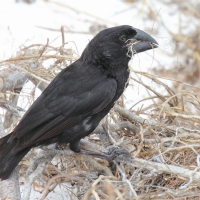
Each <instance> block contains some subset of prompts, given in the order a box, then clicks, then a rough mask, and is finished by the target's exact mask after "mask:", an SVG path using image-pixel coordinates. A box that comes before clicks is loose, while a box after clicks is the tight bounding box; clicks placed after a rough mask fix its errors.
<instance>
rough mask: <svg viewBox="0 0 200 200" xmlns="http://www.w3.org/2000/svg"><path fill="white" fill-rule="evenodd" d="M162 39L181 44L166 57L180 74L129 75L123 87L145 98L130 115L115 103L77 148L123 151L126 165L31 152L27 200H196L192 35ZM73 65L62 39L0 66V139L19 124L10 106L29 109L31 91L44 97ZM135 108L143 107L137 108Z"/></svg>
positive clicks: (199, 146) (24, 166)
mask: <svg viewBox="0 0 200 200" xmlns="http://www.w3.org/2000/svg"><path fill="white" fill-rule="evenodd" d="M128 2H129V3H131V1H128ZM181 2H182V3H181V4H180V1H177V4H176V2H171V4H172V3H173V4H176V5H177V6H179V5H181V7H179V8H178V9H179V10H183V13H182V14H187V15H188V16H190V17H192V18H195V19H197V18H199V13H198V12H193V11H194V10H193V9H191V7H190V6H189V5H188V4H187V3H184V1H181ZM167 3H170V2H167ZM149 14H151V15H152V12H149ZM153 18H154V17H153ZM180 24H181V22H180ZM165 27H166V26H165ZM166 29H167V27H166ZM167 30H168V29H167ZM168 32H169V33H170V35H171V36H172V39H173V41H175V44H178V43H181V44H182V45H177V46H175V49H174V53H175V54H176V55H179V56H180V57H181V58H182V62H181V63H182V64H181V65H182V67H181V68H180V66H176V65H174V66H171V68H170V69H165V68H162V66H161V68H159V69H153V70H152V73H151V74H150V73H147V72H143V71H135V70H132V73H131V80H132V81H134V82H135V83H138V84H140V85H141V86H142V87H144V88H146V91H147V93H148V92H149V93H150V94H151V95H150V96H147V97H145V98H143V99H141V100H140V101H139V102H136V103H135V104H134V105H133V106H132V107H131V108H130V109H127V108H126V105H125V102H124V100H125V98H124V97H121V99H120V100H119V101H118V102H117V103H116V105H115V107H114V108H113V109H112V110H111V112H110V113H109V115H108V116H107V117H106V118H105V119H104V120H103V121H102V123H101V124H100V125H99V126H98V127H97V129H96V130H95V131H94V133H93V134H92V135H90V136H89V137H87V138H85V139H84V140H83V141H82V143H81V145H82V147H84V148H86V149H88V150H95V151H104V152H107V153H109V149H110V148H111V149H112V148H113V146H114V147H118V148H119V149H126V150H127V151H128V152H129V153H130V155H131V157H132V158H131V157H129V156H128V155H127V154H126V152H123V150H122V152H121V151H120V153H121V154H122V156H121V157H120V154H119V155H117V156H118V157H116V158H115V161H116V163H115V164H116V166H115V168H111V167H109V164H108V163H107V162H106V161H104V160H100V159H93V158H91V157H87V156H83V155H77V154H74V153H73V152H71V151H69V150H68V146H67V145H66V146H59V147H56V148H55V146H53V145H52V146H49V147H45V148H43V149H42V150H40V153H38V149H34V150H32V151H31V152H29V154H28V155H27V156H26V157H25V158H24V159H23V160H22V161H21V163H20V177H21V178H20V183H21V184H22V185H23V184H25V185H26V186H27V190H26V191H25V197H27V199H28V197H29V195H30V191H31V187H32V188H33V189H34V190H35V191H38V192H40V193H42V197H41V199H45V197H46V196H47V195H48V194H49V193H50V192H52V191H54V189H55V188H56V186H57V185H60V186H62V187H63V188H64V189H65V191H66V193H68V194H69V196H70V197H71V199H76V198H77V199H82V200H87V199H95V200H99V199H102V200H103V199H109V200H114V199H120V200H125V199H127V200H129V199H199V196H200V172H199V169H200V97H199V95H200V94H199V91H200V90H199V89H200V88H199V80H200V79H199V66H200V59H199V47H200V36H199V28H197V29H195V30H194V32H192V33H190V37H189V39H187V40H186V39H185V35H184V34H183V33H182V29H181V28H180V32H179V33H176V34H174V33H172V32H171V31H170V30H168ZM62 33H63V32H62ZM172 54H173V53H172ZM77 58H78V55H77V53H76V52H75V51H73V50H72V49H68V48H65V41H64V37H63V41H62V46H60V47H53V46H50V45H49V43H48V41H47V43H46V44H33V45H31V46H28V47H21V48H20V50H19V51H18V52H17V54H16V56H15V57H12V58H10V59H8V60H4V61H1V62H0V69H1V73H0V97H1V98H0V107H2V108H3V113H2V115H1V118H2V119H3V121H2V123H0V133H1V134H2V136H3V135H5V133H4V130H5V129H6V132H7V133H9V132H10V131H11V130H12V129H13V127H14V126H15V125H16V124H17V122H18V120H19V119H20V118H21V112H22V111H23V110H24V109H23V108H21V107H20V106H16V105H17V101H18V100H19V96H20V97H22V100H21V101H24V102H25V103H26V104H27V105H30V104H31V103H32V102H33V101H34V99H35V95H36V90H37V89H39V90H41V91H42V90H44V88H45V87H46V86H47V84H48V83H49V82H50V81H51V80H52V78H53V77H55V75H56V74H57V73H58V72H59V71H60V70H62V69H63V68H65V67H66V66H68V65H69V64H70V63H71V62H73V61H74V60H76V59H77ZM47 63H48V64H47ZM177 69H178V70H179V71H178V73H177ZM135 74H137V75H140V78H139V79H138V78H137V76H134V75H135ZM13 77H14V78H13ZM141 77H145V78H146V79H148V80H151V82H153V83H155V84H156V85H157V87H158V88H160V87H161V88H162V89H163V90H162V92H160V91H159V90H158V89H157V88H156V89H155V88H154V87H151V85H149V84H146V83H145V82H143V81H142V80H143V79H141ZM28 80H29V81H31V82H32V84H33V85H34V86H33V88H32V89H31V90H29V92H28V93H25V92H23V90H24V88H23V87H24V85H25V83H27V81H28ZM166 80H167V83H166ZM169 82H170V84H168V83H169ZM163 91H164V92H163ZM146 102H148V103H146ZM149 102H150V103H149ZM140 104H142V105H143V106H141V107H138V105H140ZM47 150H48V151H47ZM51 161H52V162H51ZM66 182H68V183H70V184H64V183H66Z"/></svg>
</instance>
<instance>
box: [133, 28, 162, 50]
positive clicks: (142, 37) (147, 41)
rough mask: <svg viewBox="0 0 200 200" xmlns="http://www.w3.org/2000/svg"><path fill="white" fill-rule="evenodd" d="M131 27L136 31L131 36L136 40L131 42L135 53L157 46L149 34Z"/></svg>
mask: <svg viewBox="0 0 200 200" xmlns="http://www.w3.org/2000/svg"><path fill="white" fill-rule="evenodd" d="M133 29H134V30H135V31H136V32H137V34H136V35H135V37H134V38H133V40H134V41H136V42H135V43H133V46H132V47H133V49H134V50H135V51H136V53H140V52H143V51H147V50H150V49H154V48H157V47H158V42H157V41H156V40H155V39H154V38H152V37H151V36H150V35H149V34H147V33H145V32H144V31H141V30H139V29H136V28H133Z"/></svg>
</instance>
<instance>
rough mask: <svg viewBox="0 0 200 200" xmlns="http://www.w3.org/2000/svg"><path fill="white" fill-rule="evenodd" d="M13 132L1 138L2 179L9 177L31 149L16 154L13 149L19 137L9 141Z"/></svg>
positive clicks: (0, 168)
mask: <svg viewBox="0 0 200 200" xmlns="http://www.w3.org/2000/svg"><path fill="white" fill-rule="evenodd" d="M11 136H12V133H11V134H9V135H7V136H5V137H3V138H1V139H0V179H1V180H5V179H7V178H9V176H10V174H11V173H12V171H13V170H14V169H15V167H16V166H17V165H18V163H19V162H20V160H21V159H22V158H23V157H24V156H25V155H26V154H27V153H28V151H29V149H25V150H22V151H20V152H19V153H16V154H14V153H13V149H14V148H15V146H16V145H17V139H13V140H12V141H11V142H8V140H9V138H10V137H11Z"/></svg>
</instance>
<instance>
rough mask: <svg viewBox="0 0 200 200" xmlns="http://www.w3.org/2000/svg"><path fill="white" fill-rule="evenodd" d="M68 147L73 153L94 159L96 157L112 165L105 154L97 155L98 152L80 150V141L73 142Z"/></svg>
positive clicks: (109, 158)
mask: <svg viewBox="0 0 200 200" xmlns="http://www.w3.org/2000/svg"><path fill="white" fill-rule="evenodd" d="M69 147H70V149H71V150H72V151H74V152H76V153H81V154H85V155H90V156H94V157H97V158H101V159H105V160H107V161H108V162H109V163H112V159H111V157H110V156H109V155H107V154H104V153H99V152H95V151H89V150H86V149H81V148H80V140H77V141H75V142H72V143H70V145H69Z"/></svg>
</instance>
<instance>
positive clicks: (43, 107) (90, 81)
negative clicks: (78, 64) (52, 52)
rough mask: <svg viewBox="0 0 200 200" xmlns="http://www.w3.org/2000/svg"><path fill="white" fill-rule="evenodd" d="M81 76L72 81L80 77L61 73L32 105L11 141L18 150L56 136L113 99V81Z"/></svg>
mask: <svg viewBox="0 0 200 200" xmlns="http://www.w3.org/2000/svg"><path fill="white" fill-rule="evenodd" d="M80 73H81V72H80ZM71 75H72V74H71ZM80 75H81V77H80V80H79V81H78V80H75V78H77V77H79V75H77V74H76V76H77V77H70V73H69V72H68V71H66V72H64V73H63V72H61V73H60V74H59V75H58V76H57V77H56V78H55V79H54V81H53V82H52V83H51V84H50V85H49V86H48V87H47V89H46V90H45V91H44V92H43V93H42V94H41V95H40V97H39V98H38V99H37V100H36V101H35V102H34V104H33V105H32V106H31V107H30V109H29V110H28V111H27V113H26V114H25V115H24V117H23V118H22V120H21V121H20V123H19V124H18V126H17V127H16V128H15V130H14V134H13V138H18V139H20V141H21V142H20V146H21V147H19V146H18V148H17V149H18V150H17V151H19V150H20V149H24V148H25V147H28V146H32V145H33V144H35V143H39V142H41V141H44V140H45V139H49V138H52V137H55V136H56V135H59V134H60V133H62V132H63V131H64V130H67V129H69V128H70V127H72V126H74V125H76V124H77V123H79V122H81V121H82V120H83V119H85V118H87V117H88V116H91V115H93V114H95V113H98V112H100V111H101V110H103V109H104V108H105V107H106V106H107V105H108V104H109V103H110V102H111V101H112V100H113V98H114V96H115V93H116V90H117V82H116V80H115V79H113V78H108V77H104V76H100V75H98V74H94V77H91V73H89V74H84V73H82V74H80ZM13 138H12V139H13Z"/></svg>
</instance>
